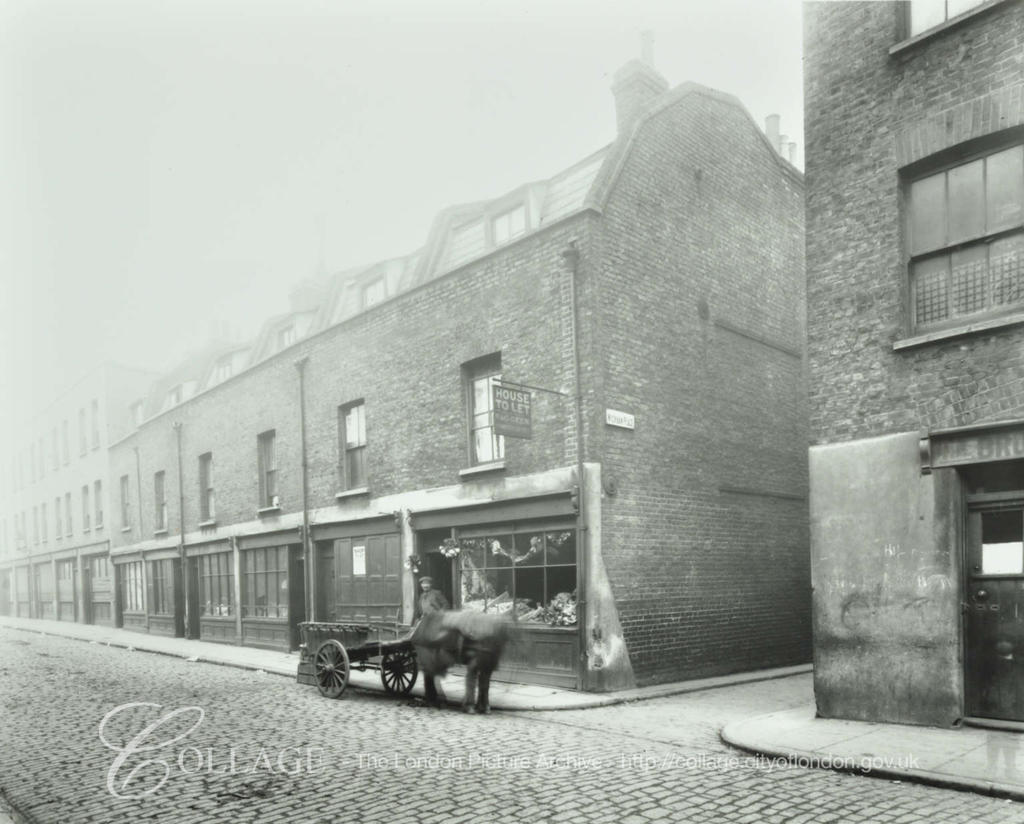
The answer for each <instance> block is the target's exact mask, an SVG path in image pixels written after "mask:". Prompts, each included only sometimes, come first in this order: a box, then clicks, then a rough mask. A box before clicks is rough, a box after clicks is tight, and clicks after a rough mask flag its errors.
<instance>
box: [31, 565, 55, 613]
mask: <svg viewBox="0 0 1024 824" xmlns="http://www.w3.org/2000/svg"><path fill="white" fill-rule="evenodd" d="M32 585H33V587H34V590H35V596H36V597H35V612H34V614H33V615H32V617H33V618H47V619H49V620H51V621H52V620H53V619H54V618H56V617H57V616H56V608H55V601H54V574H53V561H52V560H50V559H47V560H45V561H40V562H39V563H35V564H33V565H32Z"/></svg>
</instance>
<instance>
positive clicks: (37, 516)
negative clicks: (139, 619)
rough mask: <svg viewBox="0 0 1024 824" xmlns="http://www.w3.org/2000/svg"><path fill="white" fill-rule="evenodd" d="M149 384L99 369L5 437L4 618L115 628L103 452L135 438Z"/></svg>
mask: <svg viewBox="0 0 1024 824" xmlns="http://www.w3.org/2000/svg"><path fill="white" fill-rule="evenodd" d="M153 378H154V375H153V374H152V373H150V372H145V371H141V370H137V369H132V368H129V367H123V366H116V365H106V366H102V367H98V368H96V369H93V370H91V371H90V372H89V373H88V374H86V375H84V376H83V377H82V378H81V379H80V380H78V381H76V382H75V383H74V384H73V385H72V386H69V387H68V388H67V390H66V391H64V392H62V393H61V394H60V395H59V396H58V397H57V398H55V399H54V400H53V402H52V403H50V404H49V405H47V406H46V408H43V409H39V410H37V411H36V412H35V414H34V415H33V416H32V417H31V419H29V420H26V421H23V422H22V423H21V425H19V426H17V427H16V428H15V429H14V430H13V431H12V432H10V433H9V434H8V438H7V439H6V442H5V443H4V445H3V446H4V449H3V451H2V454H3V458H2V463H0V466H2V472H0V614H9V615H17V616H19V617H26V618H49V619H53V620H58V621H81V622H84V623H90V624H107V625H113V623H114V620H115V604H114V578H113V571H112V568H111V566H110V561H109V551H110V534H111V526H110V506H109V501H110V500H111V494H110V480H109V478H108V476H107V471H108V469H109V461H108V451H107V450H108V447H109V445H110V444H111V442H113V441H117V440H120V439H121V438H123V437H124V435H125V434H126V433H127V432H129V431H131V429H132V427H133V422H132V420H131V419H130V410H129V403H130V401H131V400H132V399H134V398H135V397H136V396H137V395H138V394H139V392H140V391H142V390H143V389H144V387H146V386H147V385H148V384H149V383H150V382H151V381H152V380H153Z"/></svg>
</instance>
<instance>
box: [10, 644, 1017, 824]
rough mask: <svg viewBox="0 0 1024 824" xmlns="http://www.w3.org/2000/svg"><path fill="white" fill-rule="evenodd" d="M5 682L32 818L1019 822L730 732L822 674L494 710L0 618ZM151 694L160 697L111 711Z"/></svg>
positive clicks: (16, 760) (18, 787) (19, 778)
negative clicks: (577, 705)
mask: <svg viewBox="0 0 1024 824" xmlns="http://www.w3.org/2000/svg"><path fill="white" fill-rule="evenodd" d="M0 676H2V679H0V696H2V726H0V730H2V732H0V788H2V791H3V794H4V796H6V798H7V799H8V800H9V801H10V802H11V804H12V805H13V806H14V807H15V808H16V809H17V810H18V811H19V812H20V813H21V814H22V815H23V816H24V817H25V819H26V820H28V821H30V822H60V823H61V824H64V823H65V822H68V823H70V822H120V821H167V822H242V821H267V822H278V821H300V822H335V821H359V822H389V823H390V824H402V822H409V823H410V824H413V823H414V822H427V821H446V822H453V824H458V822H463V821H466V822H469V821H472V822H474V824H488V822H530V824H542V822H554V821H588V822H590V821H593V822H628V823H629V824H639V822H647V821H655V820H665V821H750V822H759V821H764V822H776V821H778V822H782V821H793V822H797V821H814V822H829V821H879V822H883V821H884V822H890V821H891V822H911V821H929V822H937V821H963V822H969V821H970V822H974V821H992V822H1008V821H1024V805H1020V804H1017V803H1014V802H1007V801H1002V800H997V799H992V798H988V797H985V796H980V795H974V794H971V793H959V792H954V791H950V790H942V789H936V788H931V787H926V786H921V785H915V784H906V783H899V782H892V781H887V780H880V779H873V778H868V777H861V776H856V775H847V774H838V773H831V772H826V771H821V770H807V769H801V768H796V767H790V766H788V765H779V764H773V763H770V762H769V761H767V760H763V761H760V762H759V761H757V760H756V759H754V758H752V757H748V756H747V755H745V754H743V753H739V752H736V751H734V750H731V749H730V748H728V747H726V746H725V745H723V744H722V743H720V741H719V739H718V730H719V729H720V728H721V726H722V725H723V724H725V723H727V722H728V721H730V720H733V719H735V718H739V717H743V716H744V715H753V714H758V713H763V712H769V711H772V710H776V709H783V708H786V707H790V706H795V705H799V704H801V703H804V702H806V701H807V700H808V696H809V694H810V676H807V675H804V676H797V677H792V678H787V679H783V680H777V681H767V682H760V683H755V684H747V685H742V686H735V687H727V688H722V689H716V690H709V691H705V692H700V693H691V694H686V695H679V696H675V697H670V698H663V699H658V700H653V701H646V702H639V703H634V704H627V705H620V706H612V707H608V708H602V709H588V710H578V711H565V712H556V713H495V714H493V715H491V716H488V717H480V716H465V715H462V714H461V713H458V712H456V711H455V710H453V709H448V710H444V711H440V712H439V711H434V710H429V709H427V708H424V707H422V706H421V705H419V704H418V702H415V701H409V700H401V699H394V698H390V697H386V696H384V695H376V694H365V693H356V692H349V693H346V695H345V696H344V697H343V698H342V699H341V700H339V701H328V700H326V699H324V698H321V697H320V696H319V694H318V693H317V691H316V689H315V688H312V687H300V686H298V685H297V684H295V683H294V682H292V681H289V680H288V679H285V678H281V677H279V676H274V675H265V674H260V673H253V672H246V671H241V670H236V669H231V668H227V667H218V666H213V665H209V664H201V663H188V662H186V661H182V660H180V659H175V658H170V657H165V656H161V655H153V654H148V653H142V652H133V651H127V650H122V649H116V648H108V647H105V646H100V645H97V644H87V643H83V642H80V641H74V640H69V639H64V638H56V637H53V636H40V635H37V634H34V633H32V634H30V633H24V632H18V631H15V630H10V629H0ZM140 702H151V703H152V704H158V705H160V706H159V708H156V707H152V706H133V707H128V708H124V709H121V710H120V711H117V712H114V711H115V710H117V709H118V708H119V707H124V705H127V704H138V703H140ZM187 708H199V709H187ZM175 710H181V712H180V713H178V714H177V715H175V716H174V717H171V718H168V719H167V720H166V722H165V723H164V724H162V725H159V726H156V727H154V728H153V729H152V730H151V732H150V733H149V734H148V736H145V737H144V738H142V737H139V733H140V732H141V731H142V730H143V728H145V727H146V725H147V724H151V723H153V722H156V721H157V719H159V718H161V717H166V716H168V714H170V713H172V712H173V711H175ZM200 710H201V711H202V712H201V714H200ZM105 718H106V721H105V723H104V719H105ZM101 724H103V733H104V738H105V739H106V741H107V742H108V745H109V746H107V745H105V744H104V742H103V741H102V740H101V738H100V734H99V733H100V727H101ZM133 738H135V739H136V740H137V742H138V743H137V746H136V751H135V752H133V753H124V752H120V753H119V751H117V750H116V749H113V748H119V747H124V746H125V744H126V742H128V741H129V740H131V739H133ZM172 739H174V740H172ZM162 743H163V744H164V746H156V745H160V744H162ZM144 747H151V748H152V749H148V750H147V749H143V748H144ZM161 762H163V763H161ZM165 775H166V778H165ZM115 794H116V795H115ZM117 795H120V796H123V797H120V798H119V797H117Z"/></svg>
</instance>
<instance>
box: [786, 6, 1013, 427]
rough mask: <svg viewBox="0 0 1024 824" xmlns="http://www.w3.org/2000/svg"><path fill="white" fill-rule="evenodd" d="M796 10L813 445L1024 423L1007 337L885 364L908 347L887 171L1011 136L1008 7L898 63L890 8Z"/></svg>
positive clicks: (894, 202)
mask: <svg viewBox="0 0 1024 824" xmlns="http://www.w3.org/2000/svg"><path fill="white" fill-rule="evenodd" d="M805 8H806V11H805V44H806V45H805V58H804V69H805V70H804V77H805V119H806V123H807V130H806V137H807V151H806V164H807V169H806V183H807V216H808V218H807V270H808V359H809V366H810V371H811V385H810V400H811V433H812V440H813V441H814V442H815V443H829V442H836V441H846V440H852V439H856V438H862V437H867V436H871V435H881V434H887V433H894V432H900V431H912V430H918V429H934V428H945V427H951V426H958V425H964V424H971V423H976V422H980V421H985V420H994V419H998V418H1000V417H1021V416H1024V328H1022V327H1021V326H1020V325H1018V326H1016V327H1010V328H1002V329H997V330H993V331H989V332H986V333H980V334H974V335H970V336H966V337H959V338H955V339H950V340H944V341H939V342H934V343H928V344H926V345H923V346H917V347H912V348H909V349H900V350H897V351H894V350H893V344H894V343H895V342H896V341H899V340H902V339H905V338H906V337H907V335H908V334H909V333H910V330H909V326H908V320H907V319H908V306H907V302H908V298H907V288H906V281H907V274H906V265H905V263H904V259H903V251H902V231H901V220H902V217H901V211H900V185H899V170H900V168H901V167H902V166H904V165H905V164H908V163H911V162H916V161H920V160H922V159H923V158H928V157H929V156H931V155H933V154H934V153H936V152H939V151H942V150H946V149H950V148H951V147H955V146H957V145H960V144H962V143H963V142H964V141H966V140H970V139H973V138H979V137H982V136H984V135H990V134H997V133H998V132H1000V131H1003V130H1006V129H1009V128H1013V127H1017V128H1019V127H1020V125H1021V124H1022V123H1024V114H1022V105H1021V98H1022V89H1024V62H1022V61H1024V57H1022V55H1024V25H1022V22H1021V20H1022V18H1021V7H1020V4H1019V3H1013V2H1011V3H1004V4H1002V5H999V6H996V7H995V8H993V9H991V10H989V11H987V12H985V13H983V14H981V15H978V16H975V17H972V18H971V19H969V20H967V21H965V22H964V23H963V24H961V25H959V26H955V27H952V28H950V29H948V30H946V31H944V32H940V33H938V34H936V35H934V36H932V37H929V38H926V39H925V40H924V41H922V42H920V43H918V44H917V45H916V46H914V47H912V48H909V49H905V50H902V51H900V52H899V53H897V54H895V55H890V53H889V49H890V47H891V46H893V45H894V44H896V43H897V42H899V41H900V40H901V38H902V37H903V34H902V27H901V26H902V24H901V13H902V8H903V4H899V3H883V2H879V3H874V2H872V3H808V4H806V6H805Z"/></svg>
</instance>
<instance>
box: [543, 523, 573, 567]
mask: <svg viewBox="0 0 1024 824" xmlns="http://www.w3.org/2000/svg"><path fill="white" fill-rule="evenodd" d="M545 537H546V538H547V562H548V564H549V565H551V564H575V563H576V533H575V532H569V531H566V532H549V533H548V534H547V535H546V536H545Z"/></svg>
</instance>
